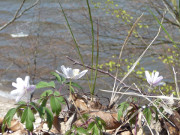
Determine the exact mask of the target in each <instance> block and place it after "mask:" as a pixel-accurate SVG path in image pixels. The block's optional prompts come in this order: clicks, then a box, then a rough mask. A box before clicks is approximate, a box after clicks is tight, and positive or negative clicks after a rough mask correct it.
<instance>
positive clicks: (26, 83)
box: [24, 76, 30, 87]
mask: <svg viewBox="0 0 180 135" xmlns="http://www.w3.org/2000/svg"><path fill="white" fill-rule="evenodd" d="M29 80H30V77H29V76H26V77H25V80H24V85H25V87H29Z"/></svg>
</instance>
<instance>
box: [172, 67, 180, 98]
mask: <svg viewBox="0 0 180 135" xmlns="http://www.w3.org/2000/svg"><path fill="white" fill-rule="evenodd" d="M172 68H173V72H174V81H175V84H176V93H177V97H178V98H180V96H179V87H178V83H177V76H176V74H177V72H176V71H175V69H174V67H172Z"/></svg>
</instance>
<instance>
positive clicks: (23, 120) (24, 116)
mask: <svg viewBox="0 0 180 135" xmlns="http://www.w3.org/2000/svg"><path fill="white" fill-rule="evenodd" d="M27 113H28V107H26V108H25V109H24V112H23V113H22V116H21V123H24V122H25V120H26V117H27Z"/></svg>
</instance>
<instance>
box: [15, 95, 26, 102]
mask: <svg viewBox="0 0 180 135" xmlns="http://www.w3.org/2000/svg"><path fill="white" fill-rule="evenodd" d="M23 96H24V95H19V96H17V97H16V102H19V100H20V99H21V98H22V97H23Z"/></svg>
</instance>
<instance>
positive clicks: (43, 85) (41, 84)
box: [36, 81, 55, 89]
mask: <svg viewBox="0 0 180 135" xmlns="http://www.w3.org/2000/svg"><path fill="white" fill-rule="evenodd" d="M47 87H52V88H55V83H54V82H53V81H51V82H43V81H41V82H39V83H38V84H36V88H37V89H40V88H47Z"/></svg>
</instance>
